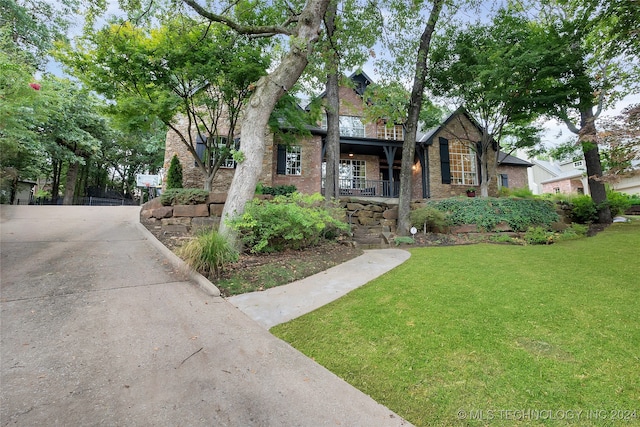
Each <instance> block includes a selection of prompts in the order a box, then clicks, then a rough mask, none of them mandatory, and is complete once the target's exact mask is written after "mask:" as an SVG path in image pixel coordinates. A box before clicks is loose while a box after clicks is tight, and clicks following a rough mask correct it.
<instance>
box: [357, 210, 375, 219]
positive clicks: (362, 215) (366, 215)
mask: <svg viewBox="0 0 640 427" xmlns="http://www.w3.org/2000/svg"><path fill="white" fill-rule="evenodd" d="M353 216H357V217H360V218H373V212H371V211H368V210H361V211H358V212H356V213H355V214H353Z"/></svg>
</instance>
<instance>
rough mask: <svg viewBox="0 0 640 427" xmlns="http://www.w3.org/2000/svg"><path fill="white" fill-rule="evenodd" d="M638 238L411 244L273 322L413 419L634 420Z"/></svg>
mask: <svg viewBox="0 0 640 427" xmlns="http://www.w3.org/2000/svg"><path fill="white" fill-rule="evenodd" d="M639 247H640V221H638V220H637V219H636V220H635V221H633V222H631V223H621V224H613V225H611V226H610V227H608V228H607V229H606V230H605V231H603V232H601V233H599V234H597V235H596V236H595V237H592V238H588V239H576V240H563V241H560V242H558V243H556V244H554V245H550V246H547V245H544V246H540V245H528V246H512V245H490V244H478V245H469V246H450V247H429V248H427V247H424V248H415V249H411V254H412V255H411V258H410V259H409V260H408V261H407V262H405V263H404V264H403V265H401V266H399V267H398V268H396V269H394V270H392V271H391V272H389V273H387V274H385V275H383V276H381V277H380V278H378V279H377V280H374V281H372V282H370V283H368V284H367V285H365V286H364V287H362V288H359V289H357V290H355V291H353V292H351V293H350V294H348V295H347V296H345V297H343V298H341V299H339V300H337V301H335V302H334V303H332V304H329V305H327V306H325V307H322V308H320V309H318V310H316V311H315V312H313V313H310V314H308V315H306V316H303V317H301V318H298V319H296V320H294V321H292V322H289V323H286V324H283V325H279V326H277V327H275V328H273V329H272V332H273V333H274V334H275V335H277V336H279V337H281V338H282V339H284V340H285V341H288V342H290V343H291V344H292V345H293V346H294V347H296V348H297V349H299V350H300V351H302V352H303V353H305V354H306V355H308V356H309V357H311V358H313V359H314V360H316V361H317V362H318V363H320V364H322V365H323V366H325V367H327V368H328V369H330V370H331V371H332V372H334V373H336V374H337V375H338V376H340V377H342V378H344V379H345V380H346V381H348V382H349V383H351V384H353V385H354V386H356V387H357V388H359V389H360V390H362V391H363V392H365V393H367V394H369V395H370V396H372V397H373V398H374V399H375V400H377V401H378V402H380V403H382V404H383V405H386V406H387V407H389V408H390V409H391V410H393V411H395V412H397V413H398V414H399V415H401V416H402V417H404V418H406V419H407V420H408V421H410V422H411V423H413V424H415V425H417V426H456V425H464V426H467V425H471V426H476V425H477V426H483V425H487V424H491V425H504V426H512V425H554V426H555V425H614V424H615V425H618V424H620V425H635V424H637V423H638V422H640V421H639V420H638V417H640V404H639V402H640V369H638V367H639V366H640V359H639V358H638V351H637V349H638V344H639V343H640V310H638V304H637V302H638V301H639V300H640V281H639V280H638V277H640V266H639V264H638V260H637V248H639ZM517 411H520V412H517ZM616 417H617V418H616Z"/></svg>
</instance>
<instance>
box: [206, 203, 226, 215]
mask: <svg viewBox="0 0 640 427" xmlns="http://www.w3.org/2000/svg"><path fill="white" fill-rule="evenodd" d="M223 209H224V205H221V204H219V203H212V204H210V205H209V215H211V216H222V210H223Z"/></svg>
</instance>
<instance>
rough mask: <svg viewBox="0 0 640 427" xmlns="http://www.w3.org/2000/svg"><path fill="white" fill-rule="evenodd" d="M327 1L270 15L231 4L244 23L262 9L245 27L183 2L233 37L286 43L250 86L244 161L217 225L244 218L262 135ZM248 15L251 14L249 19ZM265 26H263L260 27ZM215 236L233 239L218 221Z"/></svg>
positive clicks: (303, 61) (300, 65) (221, 8)
mask: <svg viewBox="0 0 640 427" xmlns="http://www.w3.org/2000/svg"><path fill="white" fill-rule="evenodd" d="M329 1H330V0H309V1H308V2H307V3H306V4H305V5H304V7H303V8H301V9H298V10H296V9H295V8H294V6H293V5H289V7H287V8H286V9H279V10H274V9H270V8H271V6H272V5H271V4H265V5H263V6H257V5H255V4H251V5H250V6H249V5H248V4H247V3H248V2H237V3H236V2H234V4H236V8H234V9H233V10H238V9H240V10H242V11H243V12H246V14H247V15H249V17H255V16H258V15H257V13H259V12H261V11H263V9H261V7H263V8H266V10H267V11H268V12H271V13H268V14H263V15H260V16H261V18H262V19H263V20H262V21H260V20H258V19H255V20H253V22H252V23H250V24H249V25H245V24H243V23H242V22H243V21H239V20H234V19H232V16H230V15H229V14H228V13H227V11H228V9H226V6H227V5H226V4H224V3H225V2H219V4H217V5H216V6H217V7H218V12H221V13H216V12H214V11H212V10H208V9H205V8H204V7H202V6H200V4H199V3H197V2H196V1H194V0H183V2H184V3H185V4H187V5H189V7H191V8H192V9H193V10H194V11H195V12H196V13H198V14H199V15H201V16H202V17H204V18H206V19H208V20H210V21H212V22H222V23H224V24H226V25H228V26H229V27H230V28H232V29H233V30H234V31H236V32H237V33H239V34H254V35H256V36H274V35H282V36H285V37H288V41H289V43H288V48H287V50H286V51H285V52H284V53H283V54H282V57H281V59H280V62H279V63H278V64H277V65H276V66H275V67H273V69H272V70H271V71H270V72H269V74H268V75H266V76H264V77H262V78H261V79H259V80H258V81H257V82H256V83H255V88H254V90H253V92H252V94H251V97H250V100H249V102H248V104H247V108H246V109H245V111H244V117H243V119H242V126H241V128H242V131H241V139H242V145H243V147H242V150H243V153H245V160H244V161H243V162H242V163H240V164H238V167H237V168H236V172H235V174H234V176H233V180H232V182H231V187H230V188H229V192H228V196H227V202H226V203H225V206H224V210H223V212H222V217H223V219H226V218H233V217H236V216H237V215H241V214H242V213H243V212H244V207H245V205H246V203H247V202H248V201H249V200H251V199H252V198H253V195H254V193H255V189H256V184H257V182H258V177H259V175H260V172H261V171H262V160H263V157H264V152H265V144H264V129H265V127H266V126H267V124H268V121H269V117H270V116H271V113H272V111H273V110H274V108H275V106H276V104H277V102H278V100H279V99H280V98H281V97H282V96H283V95H284V93H286V92H287V91H288V90H289V89H291V88H292V87H293V85H294V84H295V83H296V81H297V80H298V78H299V77H300V75H301V74H302V71H303V70H304V68H305V67H306V66H307V63H308V58H309V54H310V52H311V48H312V46H313V43H314V42H315V41H316V40H317V39H318V35H319V32H320V25H321V22H322V19H323V17H324V15H325V12H326V10H327V7H328V5H329ZM256 10H258V12H255V11H256ZM249 11H252V12H251V13H250V12H249ZM265 21H266V23H265ZM219 231H220V233H221V234H223V235H227V236H229V237H230V238H233V237H234V234H233V232H232V230H230V229H229V227H228V226H227V224H226V221H224V220H223V221H222V222H221V224H220V229H219Z"/></svg>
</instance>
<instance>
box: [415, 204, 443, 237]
mask: <svg viewBox="0 0 640 427" xmlns="http://www.w3.org/2000/svg"><path fill="white" fill-rule="evenodd" d="M410 219H411V225H413V226H414V227H416V228H418V229H424V230H425V231H427V232H431V233H442V232H444V231H445V230H446V228H447V215H446V213H444V212H442V211H439V210H438V209H436V208H433V207H423V208H418V209H414V210H412V211H411V216H410Z"/></svg>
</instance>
